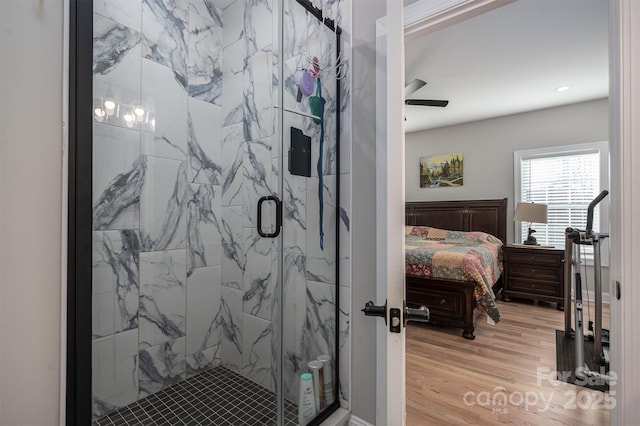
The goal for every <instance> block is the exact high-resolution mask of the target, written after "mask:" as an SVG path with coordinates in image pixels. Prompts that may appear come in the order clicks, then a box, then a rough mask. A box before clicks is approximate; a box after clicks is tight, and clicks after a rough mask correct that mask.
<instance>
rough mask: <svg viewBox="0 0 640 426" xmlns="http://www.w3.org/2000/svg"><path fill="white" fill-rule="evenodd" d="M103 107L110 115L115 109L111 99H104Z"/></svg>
mask: <svg viewBox="0 0 640 426" xmlns="http://www.w3.org/2000/svg"><path fill="white" fill-rule="evenodd" d="M104 109H105V110H107V114H109V115H111V114H113V112H114V111H115V110H116V103H115V102H114V101H112V100H107V101H104Z"/></svg>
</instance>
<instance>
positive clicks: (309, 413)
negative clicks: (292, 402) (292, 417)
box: [298, 373, 316, 426]
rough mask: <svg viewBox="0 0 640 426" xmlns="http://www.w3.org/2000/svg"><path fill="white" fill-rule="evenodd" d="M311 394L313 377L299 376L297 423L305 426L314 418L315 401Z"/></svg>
mask: <svg viewBox="0 0 640 426" xmlns="http://www.w3.org/2000/svg"><path fill="white" fill-rule="evenodd" d="M315 399H316V398H315V395H314V392H313V375H311V373H303V374H301V375H300V395H299V397H298V423H300V426H306V424H307V423H309V422H310V421H311V420H313V418H314V417H315V416H316V401H315Z"/></svg>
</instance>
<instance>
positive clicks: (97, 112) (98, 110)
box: [93, 108, 107, 123]
mask: <svg viewBox="0 0 640 426" xmlns="http://www.w3.org/2000/svg"><path fill="white" fill-rule="evenodd" d="M93 113H94V114H95V116H96V121H98V122H100V123H102V122H103V121H104V116H105V115H107V113H106V112H104V110H103V109H102V108H96V109H95V110H94V111H93Z"/></svg>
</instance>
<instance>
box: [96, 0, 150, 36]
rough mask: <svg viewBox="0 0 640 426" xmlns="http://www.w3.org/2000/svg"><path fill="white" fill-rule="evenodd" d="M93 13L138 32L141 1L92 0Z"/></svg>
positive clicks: (140, 21)
mask: <svg viewBox="0 0 640 426" xmlns="http://www.w3.org/2000/svg"><path fill="white" fill-rule="evenodd" d="M93 12H94V13H97V14H99V15H102V16H104V17H105V18H109V19H111V20H113V21H115V22H117V23H119V24H121V25H124V26H125V27H129V28H131V29H132V30H136V31H138V32H140V30H141V27H140V26H141V24H142V0H93Z"/></svg>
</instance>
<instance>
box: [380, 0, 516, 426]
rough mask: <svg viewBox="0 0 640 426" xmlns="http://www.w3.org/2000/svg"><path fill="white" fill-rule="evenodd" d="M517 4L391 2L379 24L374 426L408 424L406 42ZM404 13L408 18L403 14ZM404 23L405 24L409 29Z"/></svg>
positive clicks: (500, 0)
mask: <svg viewBox="0 0 640 426" xmlns="http://www.w3.org/2000/svg"><path fill="white" fill-rule="evenodd" d="M512 1H513V0H422V1H420V2H416V3H414V4H412V5H411V6H409V7H407V8H406V9H403V2H402V1H398V0H387V15H386V17H384V18H382V19H380V20H378V22H377V24H376V52H377V53H376V56H377V63H376V71H377V75H376V79H377V87H376V88H377V94H376V98H377V99H376V122H377V124H376V207H377V210H376V222H377V226H376V235H377V249H376V277H377V283H376V284H377V299H378V300H377V302H378V303H379V304H381V305H382V304H384V303H385V300H386V318H387V321H386V323H385V322H384V321H382V320H380V321H378V333H377V348H376V349H377V360H378V361H377V363H378V364H377V373H378V374H377V386H376V392H377V396H376V407H377V412H376V423H377V424H379V425H390V426H395V425H404V424H405V419H406V409H405V408H406V407H405V398H406V395H405V333H404V326H403V325H402V318H400V323H401V324H400V327H399V330H396V331H397V332H394V331H392V330H391V329H392V326H393V325H395V324H394V323H393V320H392V319H391V316H392V312H393V310H394V309H396V310H397V309H399V310H400V316H401V317H402V316H403V315H404V299H405V297H404V203H405V184H404V183H405V182H404V181H405V155H404V144H405V141H404V93H405V92H404V80H405V79H404V37H405V34H406V35H407V36H409V37H411V36H413V37H417V36H419V35H421V34H424V33H425V32H429V31H435V30H436V29H437V28H442V27H443V26H447V25H451V24H452V23H455V22H459V21H460V20H463V19H467V18H469V17H472V16H475V15H477V14H480V13H484V12H487V11H488V10H491V9H494V8H497V7H499V6H502V5H504V4H507V3H510V2H512ZM405 13H406V15H405ZM405 18H406V21H407V22H406V24H405Z"/></svg>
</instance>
